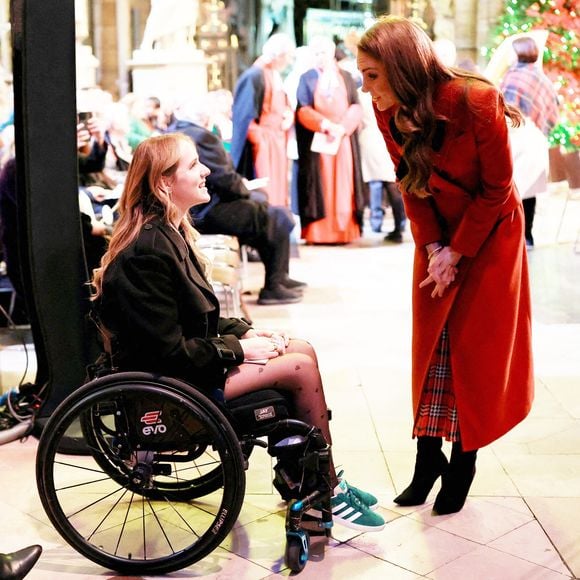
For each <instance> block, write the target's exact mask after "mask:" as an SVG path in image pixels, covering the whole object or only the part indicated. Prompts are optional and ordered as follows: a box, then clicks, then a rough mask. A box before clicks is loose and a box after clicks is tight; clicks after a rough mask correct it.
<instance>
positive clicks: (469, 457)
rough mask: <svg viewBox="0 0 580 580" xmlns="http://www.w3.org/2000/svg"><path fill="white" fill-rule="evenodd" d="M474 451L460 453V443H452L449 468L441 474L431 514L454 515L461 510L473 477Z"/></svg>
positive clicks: (475, 455)
mask: <svg viewBox="0 0 580 580" xmlns="http://www.w3.org/2000/svg"><path fill="white" fill-rule="evenodd" d="M476 458H477V449H476V450H475V451H462V449H461V443H454V444H453V447H452V450H451V461H450V462H449V468H448V469H447V471H446V472H445V473H444V474H443V477H442V481H443V484H442V486H441V491H440V492H439V493H438V494H437V497H436V498H435V504H434V505H433V512H434V513H435V514H436V515H439V516H443V515H445V514H454V513H455V512H458V511H459V510H461V508H462V507H463V505H464V504H465V500H466V499H467V494H468V493H469V488H470V487H471V483H472V482H473V478H474V477H475V460H476Z"/></svg>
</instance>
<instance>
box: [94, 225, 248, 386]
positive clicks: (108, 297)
mask: <svg viewBox="0 0 580 580" xmlns="http://www.w3.org/2000/svg"><path fill="white" fill-rule="evenodd" d="M99 315H100V318H101V321H102V322H103V324H104V325H105V327H106V328H107V329H108V330H109V331H111V332H112V333H113V335H114V340H113V344H114V345H116V346H115V352H114V363H115V364H116V365H118V366H119V368H120V370H140V371H149V372H159V373H162V374H166V375H169V376H173V377H178V378H183V379H185V380H187V381H189V382H191V383H193V384H195V385H196V386H198V387H200V388H202V389H206V390H212V389H214V388H222V387H223V384H224V380H225V372H226V370H227V368H229V367H232V366H236V365H239V364H241V363H242V362H243V358H244V354H243V351H242V348H241V345H240V342H239V338H240V337H241V336H243V335H244V334H245V333H246V331H247V330H248V329H249V328H250V327H249V326H248V325H247V324H246V323H245V322H243V321H242V320H239V319H237V318H221V317H220V311H219V302H218V299H217V298H216V296H215V295H214V293H213V290H212V288H211V286H210V284H209V283H208V281H207V279H206V277H205V275H204V274H203V272H202V269H201V267H200V266H199V263H198V261H197V259H196V257H195V255H194V254H193V252H192V251H191V249H190V248H189V246H188V245H187V244H186V242H185V240H184V239H183V237H182V236H181V235H180V234H179V233H177V231H175V230H174V229H173V228H172V227H170V226H169V225H167V224H165V223H164V222H163V221H162V220H161V219H160V218H155V219H154V220H153V221H152V222H150V223H148V224H146V225H144V226H143V228H142V230H141V232H140V233H139V236H138V237H137V239H136V240H135V241H134V242H133V243H131V244H130V245H129V246H128V247H127V248H126V249H125V250H123V251H122V252H121V253H120V254H119V255H118V256H117V257H116V259H115V260H114V261H113V263H112V264H111V265H110V266H109V268H108V269H107V271H106V273H105V277H104V280H103V294H102V298H101V301H100V305H99Z"/></svg>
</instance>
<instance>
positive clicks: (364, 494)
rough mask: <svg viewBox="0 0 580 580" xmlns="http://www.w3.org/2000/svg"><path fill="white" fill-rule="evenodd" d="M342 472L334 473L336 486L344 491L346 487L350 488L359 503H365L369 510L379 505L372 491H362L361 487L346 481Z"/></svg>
mask: <svg viewBox="0 0 580 580" xmlns="http://www.w3.org/2000/svg"><path fill="white" fill-rule="evenodd" d="M343 474H344V471H343V470H341V471H339V472H338V473H337V474H336V477H337V478H338V486H339V487H340V489H341V490H342V491H343V492H346V491H347V490H348V489H350V491H352V493H353V494H354V495H355V496H356V497H357V498H358V499H359V501H360V502H361V503H363V504H364V505H366V506H367V507H368V508H369V509H371V510H376V509H377V508H378V507H379V500H378V499H377V498H376V497H375V496H374V495H373V494H372V493H369V492H368V491H363V490H362V489H359V488H358V487H355V486H354V485H351V484H350V483H348V481H346V479H344V475H343Z"/></svg>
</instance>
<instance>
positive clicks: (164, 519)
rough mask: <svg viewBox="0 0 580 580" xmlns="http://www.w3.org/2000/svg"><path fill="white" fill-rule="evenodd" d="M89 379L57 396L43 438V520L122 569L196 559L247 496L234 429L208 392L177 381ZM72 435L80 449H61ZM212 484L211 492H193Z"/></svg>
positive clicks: (145, 570)
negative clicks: (60, 398) (71, 391)
mask: <svg viewBox="0 0 580 580" xmlns="http://www.w3.org/2000/svg"><path fill="white" fill-rule="evenodd" d="M94 383H95V384H96V386H98V388H95V384H94V385H91V384H88V385H85V386H84V387H82V388H81V389H79V390H78V391H77V392H75V393H74V394H73V395H71V396H69V397H68V398H67V399H66V400H65V401H63V403H62V404H61V405H60V406H59V408H58V409H57V410H56V411H55V413H54V414H53V416H52V417H51V419H50V420H49V422H48V423H47V425H46V427H45V429H44V431H43V434H42V436H41V439H40V442H39V448H38V459H37V483H38V488H39V493H40V497H41V500H42V503H43V506H44V509H45V511H46V512H47V514H48V516H49V519H50V520H51V522H52V524H53V525H54V526H55V528H56V529H57V531H58V532H59V533H60V534H61V535H62V536H63V538H64V539H65V540H66V541H67V542H68V543H69V544H70V545H71V546H72V547H73V548H75V549H76V550H77V551H78V552H80V553H81V554H83V555H84V556H86V557H87V558H89V559H90V560H92V561H94V562H96V563H98V564H100V565H102V566H104V567H106V568H110V569H113V570H117V571H119V572H122V573H132V574H148V575H151V574H164V573H168V572H172V571H174V570H178V569H181V568H184V567H186V566H189V565H191V564H193V563H195V562H197V561H198V560H200V559H202V558H203V557H204V556H206V555H207V554H209V553H210V552H212V551H213V550H214V549H215V548H216V547H217V546H218V545H219V544H220V543H221V542H222V541H223V539H224V538H225V536H226V535H227V534H228V533H229V531H230V530H231V529H232V527H233V525H234V523H235V521H236V519H237V517H238V515H239V512H240V509H241V505H242V502H243V498H244V491H245V473H244V467H243V458H242V454H241V450H240V446H239V443H238V440H237V437H236V435H235V433H234V431H233V430H232V428H231V427H230V425H229V424H228V422H227V420H226V419H225V418H224V417H223V415H222V414H221V413H220V411H219V410H218V409H217V407H215V405H213V404H212V403H211V402H210V401H209V400H208V399H207V398H205V397H204V396H203V395H201V394H199V393H197V392H195V391H194V390H193V389H192V388H191V387H187V386H185V387H186V388H185V390H184V389H183V388H181V387H182V386H181V385H176V384H175V381H172V382H171V384H162V385H161V384H155V382H154V381H133V382H132V381H130V380H129V381H119V382H114V381H108V382H107V381H104V382H103V381H102V380H98V381H95V382H94ZM97 383H98V384H97ZM103 383H104V384H103ZM178 386H179V387H180V388H179V389H178V388H177V387H178ZM71 438H76V439H77V440H79V439H80V440H81V442H82V443H83V444H84V445H85V447H86V450H87V451H86V454H85V455H83V456H82V457H80V456H78V455H75V456H71V455H68V454H67V453H68V452H67V442H68V441H69V440H70V439H71ZM200 482H201V483H200ZM208 482H209V483H210V487H211V488H212V489H210V491H212V493H210V494H209V495H207V496H203V497H199V499H196V498H197V497H198V492H199V489H200V486H201V487H204V486H205V488H206V489H209V488H208V487H207V484H208ZM214 488H215V489H214Z"/></svg>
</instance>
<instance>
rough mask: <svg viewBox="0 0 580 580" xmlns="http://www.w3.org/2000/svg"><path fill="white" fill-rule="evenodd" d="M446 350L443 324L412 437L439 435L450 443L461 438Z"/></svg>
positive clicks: (447, 344)
mask: <svg viewBox="0 0 580 580" xmlns="http://www.w3.org/2000/svg"><path fill="white" fill-rule="evenodd" d="M449 352H450V351H449V334H448V332H447V327H444V328H443V331H442V332H441V337H440V338H439V343H438V345H437V348H436V349H435V352H434V353H433V358H432V359H431V363H430V364H429V371H428V373H427V379H426V380H425V385H424V387H423V392H422V393H421V401H420V403H419V411H418V413H417V417H415V425H414V427H413V437H425V436H427V437H442V438H445V439H446V440H447V441H452V442H455V441H459V439H460V438H459V421H458V419H457V406H456V402H455V393H454V391H453V380H452V373H451V357H450V355H449Z"/></svg>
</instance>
